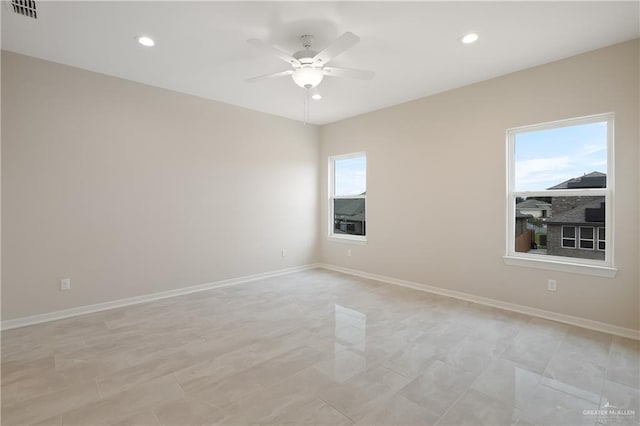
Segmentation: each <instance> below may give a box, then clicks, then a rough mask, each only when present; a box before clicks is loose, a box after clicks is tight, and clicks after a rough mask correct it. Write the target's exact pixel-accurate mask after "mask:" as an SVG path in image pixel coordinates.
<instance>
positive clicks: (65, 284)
mask: <svg viewBox="0 0 640 426" xmlns="http://www.w3.org/2000/svg"><path fill="white" fill-rule="evenodd" d="M60 290H62V291H65V290H71V279H70V278H64V279H62V280H60Z"/></svg>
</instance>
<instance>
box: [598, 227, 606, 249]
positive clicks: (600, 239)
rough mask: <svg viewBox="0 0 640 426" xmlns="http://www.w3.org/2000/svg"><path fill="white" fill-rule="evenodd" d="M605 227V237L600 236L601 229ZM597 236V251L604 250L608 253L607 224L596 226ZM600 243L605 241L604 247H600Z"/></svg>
mask: <svg viewBox="0 0 640 426" xmlns="http://www.w3.org/2000/svg"><path fill="white" fill-rule="evenodd" d="M601 229H604V238H600V230H601ZM596 237H597V238H598V241H597V243H598V244H597V246H596V251H604V252H605V253H606V250H607V228H606V227H605V226H597V227H596ZM600 243H604V248H603V249H601V248H600Z"/></svg>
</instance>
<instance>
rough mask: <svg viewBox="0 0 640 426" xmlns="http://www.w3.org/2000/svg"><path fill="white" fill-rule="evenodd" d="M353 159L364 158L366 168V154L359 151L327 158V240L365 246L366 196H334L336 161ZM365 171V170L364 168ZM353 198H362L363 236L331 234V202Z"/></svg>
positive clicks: (332, 217) (332, 219)
mask: <svg viewBox="0 0 640 426" xmlns="http://www.w3.org/2000/svg"><path fill="white" fill-rule="evenodd" d="M355 157H364V158H365V164H366V166H365V167H368V162H367V161H366V159H367V154H366V152H364V151H360V152H353V153H350V154H341V155H331V156H329V182H328V183H329V191H327V193H328V195H329V197H328V204H329V218H328V219H329V220H328V223H327V226H328V235H327V238H328V239H329V240H331V241H336V242H341V243H351V244H360V245H363V244H366V243H367V233H368V232H367V231H368V230H367V228H366V226H367V225H366V224H367V204H368V203H367V196H366V195H337V196H336V195H334V192H335V185H334V178H335V173H334V172H335V161H336V160H345V159H348V158H355ZM365 170H366V168H365ZM366 186H367V185H366V176H365V191H367V190H368V189H367V188H366ZM354 198H362V199H364V200H365V201H364V222H365V235H350V234H335V233H334V232H333V225H334V224H333V221H334V215H333V200H334V199H354Z"/></svg>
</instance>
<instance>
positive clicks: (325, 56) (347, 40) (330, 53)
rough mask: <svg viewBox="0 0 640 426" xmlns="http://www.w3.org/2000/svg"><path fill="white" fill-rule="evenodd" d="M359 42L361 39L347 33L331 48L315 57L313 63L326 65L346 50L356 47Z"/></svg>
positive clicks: (332, 44)
mask: <svg viewBox="0 0 640 426" xmlns="http://www.w3.org/2000/svg"><path fill="white" fill-rule="evenodd" d="M359 41H360V37H358V36H357V35H355V34H354V33H351V32H348V31H347V32H346V33H344V34H342V35H341V36H340V37H338V38H337V39H336V41H334V42H333V43H331V45H330V46H329V47H327V48H326V49H324V50H323V51H322V52H320V53H318V54H317V55H316V56H314V57H313V62H314V63H318V64H321V65H324V64H326V63H328V62H329V61H330V60H332V59H333V58H335V57H336V56H338V55H339V54H341V53H343V52H344V51H345V50H347V49H349V48H351V47H353V46H355V45H356V44H357V43H358V42H359Z"/></svg>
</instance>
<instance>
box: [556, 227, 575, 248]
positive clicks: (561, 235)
mask: <svg viewBox="0 0 640 426" xmlns="http://www.w3.org/2000/svg"><path fill="white" fill-rule="evenodd" d="M564 228H573V238H568V237H565V236H564ZM577 237H578V231H577V229H576V226H573V225H562V228H561V229H560V247H562V248H566V249H575V248H577V247H578V244H577V242H576V240H577ZM564 240H571V241H573V247H569V246H565V245H564Z"/></svg>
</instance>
